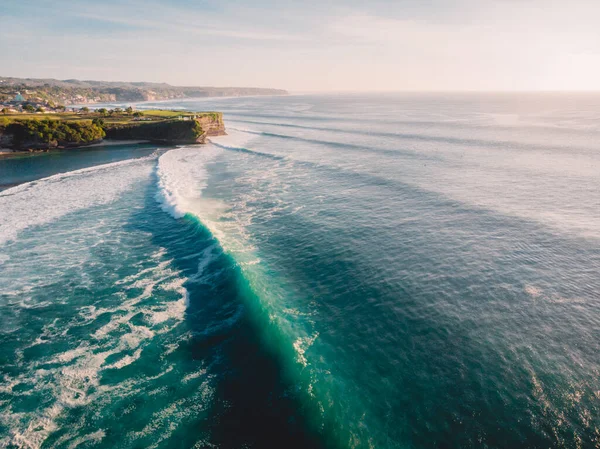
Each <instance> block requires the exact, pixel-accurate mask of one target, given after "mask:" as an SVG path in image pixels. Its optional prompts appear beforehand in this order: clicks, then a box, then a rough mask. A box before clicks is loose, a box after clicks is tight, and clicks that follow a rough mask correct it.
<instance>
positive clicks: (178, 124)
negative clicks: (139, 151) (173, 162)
mask: <svg viewBox="0 0 600 449" xmlns="http://www.w3.org/2000/svg"><path fill="white" fill-rule="evenodd" d="M104 130H105V131H106V138H108V139H115V140H151V141H153V142H160V143H166V144H194V143H205V141H206V138H207V137H209V136H223V135H225V124H224V123H223V114H221V113H220V112H209V113H204V114H198V115H197V116H195V117H184V118H183V119H171V120H164V121H161V122H157V123H143V122H137V123H128V124H116V125H109V126H105V128H104Z"/></svg>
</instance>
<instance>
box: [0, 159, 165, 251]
mask: <svg viewBox="0 0 600 449" xmlns="http://www.w3.org/2000/svg"><path fill="white" fill-rule="evenodd" d="M154 159H156V156H148V157H144V158H139V159H130V160H126V161H119V162H113V163H110V164H104V165H98V166H95V167H89V168H84V169H80V170H75V171H71V172H68V173H61V174H57V175H53V176H50V177H48V178H43V179H39V180H37V181H32V182H27V183H24V184H20V185H18V186H16V187H12V188H10V189H7V190H4V191H2V192H0V210H2V214H1V215H0V245H2V244H4V243H6V242H8V241H9V240H14V239H15V238H16V236H17V235H18V233H19V232H21V231H23V230H24V229H26V228H28V227H30V226H36V225H42V224H45V223H49V222H51V221H54V220H56V219H58V218H60V217H62V216H64V215H66V214H68V213H71V212H74V211H77V210H80V209H85V208H88V207H92V206H97V205H100V204H107V203H109V202H111V201H113V200H115V199H116V198H118V197H119V195H120V194H121V193H122V192H124V191H125V190H127V189H130V188H131V187H132V186H133V185H134V184H135V183H136V182H137V181H139V180H141V179H143V178H145V177H148V176H149V175H150V174H151V172H152V164H151V161H152V160H154ZM0 259H2V260H5V259H6V257H4V256H0Z"/></svg>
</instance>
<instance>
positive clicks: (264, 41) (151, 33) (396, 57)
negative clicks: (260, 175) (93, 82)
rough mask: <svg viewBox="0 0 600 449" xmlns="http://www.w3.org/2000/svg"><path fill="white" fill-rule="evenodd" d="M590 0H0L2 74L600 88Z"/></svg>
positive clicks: (335, 85)
mask: <svg viewBox="0 0 600 449" xmlns="http://www.w3.org/2000/svg"><path fill="white" fill-rule="evenodd" d="M599 24H600V0H570V1H568V0H397V1H378V0H374V1H369V0H361V1H337V0H333V1H331V0H321V1H315V2H313V1H302V2H300V1H286V0H283V1H281V0H273V1H271V0H252V1H243V0H240V1H222V0H221V1H213V0H208V1H203V0H172V1H169V2H167V1H156V0H130V1H127V0H119V1H117V0H102V1H99V0H94V1H87V0H0V75H5V76H21V77H43V78H50V77H51V78H60V79H67V78H79V79H101V80H124V81H158V82H161V81H164V82H168V83H171V84H175V85H215V86H257V87H280V88H285V89H289V90H291V91H311V90H600V25H599Z"/></svg>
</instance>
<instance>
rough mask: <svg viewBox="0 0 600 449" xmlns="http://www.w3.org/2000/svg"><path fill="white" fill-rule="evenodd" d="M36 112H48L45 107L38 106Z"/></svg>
mask: <svg viewBox="0 0 600 449" xmlns="http://www.w3.org/2000/svg"><path fill="white" fill-rule="evenodd" d="M35 112H46V110H45V109H44V108H43V107H41V106H38V108H37V109H36V110H35Z"/></svg>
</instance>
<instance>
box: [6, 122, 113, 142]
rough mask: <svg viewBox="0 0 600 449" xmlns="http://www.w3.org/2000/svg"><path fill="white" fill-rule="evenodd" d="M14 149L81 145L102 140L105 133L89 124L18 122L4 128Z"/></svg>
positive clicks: (96, 125)
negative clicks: (10, 137) (11, 139)
mask: <svg viewBox="0 0 600 449" xmlns="http://www.w3.org/2000/svg"><path fill="white" fill-rule="evenodd" d="M6 133H7V134H12V136H13V142H14V144H15V146H16V147H23V146H28V147H47V146H50V147H56V146H69V145H82V144H86V143H91V142H94V141H97V140H100V139H102V138H104V136H105V135H106V133H105V132H104V130H103V129H102V127H101V126H98V124H94V123H91V122H67V121H60V120H19V121H14V122H12V123H10V124H9V125H8V126H6Z"/></svg>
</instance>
